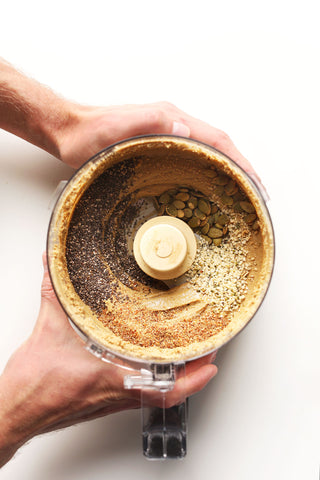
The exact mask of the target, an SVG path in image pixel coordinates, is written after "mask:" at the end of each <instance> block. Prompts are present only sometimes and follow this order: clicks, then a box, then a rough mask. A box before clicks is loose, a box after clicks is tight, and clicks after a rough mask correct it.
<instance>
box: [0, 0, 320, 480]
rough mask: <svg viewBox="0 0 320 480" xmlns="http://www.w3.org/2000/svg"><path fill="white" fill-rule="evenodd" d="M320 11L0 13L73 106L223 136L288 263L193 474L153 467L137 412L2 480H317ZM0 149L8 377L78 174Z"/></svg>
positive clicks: (46, 440)
mask: <svg viewBox="0 0 320 480" xmlns="http://www.w3.org/2000/svg"><path fill="white" fill-rule="evenodd" d="M317 3H318V2H317V1H316V0H314V1H312V0H305V1H304V2H301V1H299V2H298V1H297V0H270V1H269V2H259V1H257V0H243V1H241V2H240V1H236V0H224V1H220V2H214V1H204V0H198V1H192V2H191V1H189V0H184V1H180V0H170V1H168V0H162V1H161V2H151V1H146V0H145V1H143V0H136V1H129V0H118V1H117V2H115V1H113V2H110V1H109V2H108V1H107V0H104V1H101V2H99V1H97V0H91V1H90V2H88V1H86V2H84V1H81V0H78V1H77V2H75V1H63V2H62V1H60V0H57V1H55V2H40V1H36V0H29V1H28V2H25V1H20V2H19V1H16V0H11V1H10V2H5V3H4V4H3V5H2V7H1V29H0V45H1V55H2V56H3V57H4V58H6V59H7V60H8V61H10V62H12V63H13V64H14V65H16V66H17V67H19V68H20V69H22V70H23V71H24V72H26V73H27V74H29V75H31V76H33V77H34V78H36V79H38V80H39V81H41V82H43V83H45V84H47V85H49V86H50V87H51V88H52V89H53V90H55V91H57V92H58V93H60V94H62V95H63V96H65V97H68V98H70V99H73V100H75V101H77V102H80V103H85V104H97V105H103V104H104V105H109V104H122V103H146V102H153V101H157V100H168V101H170V102H172V103H174V104H176V105H177V106H178V107H180V108H181V109H183V110H185V111H187V112H188V113H189V114H191V115H193V116H196V117H199V118H201V119H202V120H205V121H207V122H209V123H211V124H213V125H214V126H216V127H218V128H221V129H223V130H225V131H226V132H227V133H228V134H229V135H230V136H231V138H232V139H233V140H234V142H235V143H236V145H237V146H238V148H239V149H240V150H241V151H242V152H243V154H244V155H245V156H247V158H248V159H249V160H250V161H251V162H252V163H253V165H254V166H255V168H256V170H257V172H258V173H259V174H260V176H261V177H262V180H263V183H264V184H265V185H266V187H267V190H268V192H269V195H270V197H271V202H270V204H269V207H270V211H271V214H272V218H273V222H274V227H275V232H276V240H277V258H276V268H275V273H274V277H273V281H272V285H271V287H270V290H269V293H268V296H267V298H266V300H265V302H264V304H263V306H262V308H261V309H260V311H259V313H258V314H257V315H256V317H255V319H254V320H253V322H251V324H250V325H249V326H248V328H247V329H246V330H245V331H244V332H242V334H241V335H240V336H238V337H237V338H236V339H235V340H233V341H232V342H231V343H230V344H229V345H228V346H227V347H226V348H225V349H223V350H222V351H221V352H220V353H219V355H218V360H217V363H218V366H219V370H220V371H219V374H218V376H217V377H216V378H215V379H214V380H213V381H212V382H211V383H210V385H209V386H207V387H206V389H204V390H203V391H202V392H201V393H199V394H197V395H196V396H195V397H193V398H192V399H191V402H190V418H189V438H188V440H189V443H188V449H189V451H188V455H187V458H186V459H185V460H183V461H169V462H160V463H159V462H148V461H146V460H145V459H144V458H143V457H142V454H141V441H140V416H139V412H138V411H134V412H124V413H121V414H117V415H114V416H110V417H107V418H105V419H100V420H96V421H94V422H91V423H87V424H83V425H81V426H77V427H73V428H69V429H67V430H64V431H61V432H58V433H53V434H49V435H46V436H42V437H40V438H36V439H34V440H32V441H31V442H30V443H29V444H28V445H26V446H24V447H23V448H22V449H21V451H20V452H19V453H18V454H17V455H16V457H15V458H14V459H13V460H12V461H11V462H10V463H9V464H8V465H6V466H5V467H4V468H3V470H2V471H1V473H0V477H1V479H4V480H9V479H10V480H16V479H17V480H19V479H22V478H23V479H24V480H31V479H32V480H56V479H59V480H75V479H77V480H87V479H89V478H90V480H100V479H101V480H102V479H105V478H117V479H119V480H120V479H127V478H130V479H132V480H134V479H138V478H139V479H140V480H145V479H150V478H153V479H158V478H159V479H160V478H166V479H167V480H170V479H174V480H179V479H188V480H189V479H199V478H212V479H214V480H234V479H237V480H256V479H259V480H267V479H268V480H269V479H273V480H278V479H279V480H280V479H281V480H284V479H285V480H286V479H290V480H296V479H297V480H298V479H299V480H300V479H304V480H309V479H310V480H314V479H318V475H319V433H318V432H319V427H320V422H319V403H320V402H319V400H320V398H319V397H320V395H319V354H318V350H319V347H318V343H319V331H320V329H319V320H320V319H319V317H320V315H319V283H320V282H319V267H320V265H319V263H320V262H319V242H320V239H319V231H320V229H319V210H320V209H319V161H320V158H319V157H320V154H319V138H320V122H319V116H320V94H319V90H320V70H319V61H320V33H319V14H318V12H317ZM0 145H1V148H0V169H1V175H0V182H1V187H0V214H1V216H0V218H1V237H0V255H1V279H0V281H1V305H0V312H1V313H0V316H1V317H0V318H1V351H0V362H1V365H0V367H1V368H3V366H4V365H5V363H6V361H7V358H8V357H9V355H10V353H11V352H12V351H13V350H14V349H15V348H16V347H17V346H18V345H19V344H20V343H21V342H22V341H23V340H24V339H25V338H26V336H27V335H28V334H29V333H30V331H31V329H32V326H33V324H34V322H35V319H36V316H37V312H38V308H39V291H40V283H41V278H42V267H41V253H42V251H44V249H45V240H46V231H47V225H48V220H49V216H50V210H49V209H48V204H49V202H50V199H51V197H52V194H53V192H54V189H55V187H56V185H57V183H58V182H59V180H61V179H67V178H68V177H69V176H70V175H71V173H72V170H71V169H70V168H68V167H66V166H64V165H62V164H61V163H60V162H59V161H58V160H56V159H55V158H53V157H51V156H49V155H48V154H46V153H44V152H42V151H41V150H39V149H37V148H35V147H33V146H31V145H29V144H27V143H26V142H24V141H22V140H20V139H17V138H15V137H13V136H12V135H10V134H7V133H5V132H0ZM26 361H27V359H26ZM0 428H1V426H0Z"/></svg>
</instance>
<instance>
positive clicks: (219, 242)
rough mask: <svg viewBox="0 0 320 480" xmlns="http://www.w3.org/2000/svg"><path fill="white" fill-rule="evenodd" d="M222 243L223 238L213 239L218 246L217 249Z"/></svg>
mask: <svg viewBox="0 0 320 480" xmlns="http://www.w3.org/2000/svg"><path fill="white" fill-rule="evenodd" d="M221 243H222V238H214V239H213V244H214V245H215V246H216V247H220V245H221Z"/></svg>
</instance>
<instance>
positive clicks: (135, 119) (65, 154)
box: [56, 102, 254, 173]
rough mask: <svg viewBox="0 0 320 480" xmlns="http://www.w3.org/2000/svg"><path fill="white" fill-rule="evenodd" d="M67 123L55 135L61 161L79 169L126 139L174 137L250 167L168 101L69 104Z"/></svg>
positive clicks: (218, 134)
mask: <svg viewBox="0 0 320 480" xmlns="http://www.w3.org/2000/svg"><path fill="white" fill-rule="evenodd" d="M68 109H69V118H70V120H69V122H67V123H66V125H65V126H64V128H63V129H61V130H59V131H58V132H57V139H56V142H57V148H58V151H59V156H60V158H61V160H62V161H64V162H65V163H67V164H68V165H71V166H72V167H75V168H79V167H80V166H81V165H82V164H83V163H84V162H85V161H86V160H88V159H89V158H91V157H92V156H93V155H95V154H96V153H98V152H99V151H100V150H102V149H104V148H106V147H108V146H109V145H111V144H113V143H116V142H118V141H120V140H124V139H126V138H129V137H134V136H137V135H146V134H173V135H178V136H183V137H191V138H194V139H195V140H198V141H200V142H203V143H206V144H208V145H211V146H213V147H215V148H217V149H218V150H220V151H221V152H223V153H224V154H226V155H228V156H229V157H230V158H232V160H234V161H235V162H237V163H238V164H239V165H240V166H241V167H242V168H244V170H246V171H247V173H253V172H254V170H253V167H252V166H251V165H250V163H249V162H248V160H247V159H246V158H245V157H244V156H243V155H242V154H241V153H240V152H239V150H237V148H236V147H235V145H234V144H233V142H232V141H231V139H230V138H229V136H228V135H227V134H226V133H224V132H223V131H221V130H218V129H217V128H215V127H212V126H210V125H208V124H207V123H205V122H203V121H201V120H198V119H196V118H194V117H191V116H190V115H188V114H186V113H185V112H183V111H182V110H179V109H178V108H177V107H175V106H174V105H172V104H170V103H167V102H159V103H153V104H147V105H124V106H116V107H85V106H81V105H76V104H72V103H70V104H68V106H67V107H66V110H68Z"/></svg>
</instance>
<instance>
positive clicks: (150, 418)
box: [124, 363, 188, 460]
mask: <svg viewBox="0 0 320 480" xmlns="http://www.w3.org/2000/svg"><path fill="white" fill-rule="evenodd" d="M178 378H179V381H180V382H182V381H183V379H184V378H185V364H184V363H179V364H166V365H163V364H153V365H151V370H150V371H149V375H148V374H147V373H146V371H144V372H142V375H141V377H140V381H141V383H140V387H141V407H142V442H143V453H144V455H145V456H146V457H147V458H148V459H154V460H155V459H159V460H161V459H166V458H183V457H184V456H185V455H186V451H187V448H186V443H187V410H188V409H187V399H186V398H185V395H184V394H182V397H180V399H179V404H178V405H176V406H173V407H169V408H166V396H167V395H169V394H170V391H171V390H172V389H173V388H174V385H175V382H176V380H177V379H178ZM124 385H125V388H137V387H138V385H139V379H138V377H137V376H135V377H133V378H132V377H130V376H128V377H126V379H125V384H124ZM155 396H156V397H157V403H158V404H159V406H157V407H155V406H153V405H152V403H154V401H152V400H154V398H155Z"/></svg>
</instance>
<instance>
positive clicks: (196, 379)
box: [144, 364, 218, 408]
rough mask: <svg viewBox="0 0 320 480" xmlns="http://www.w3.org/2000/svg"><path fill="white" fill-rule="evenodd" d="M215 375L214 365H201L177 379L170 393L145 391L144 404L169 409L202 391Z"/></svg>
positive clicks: (216, 371) (216, 370)
mask: <svg viewBox="0 0 320 480" xmlns="http://www.w3.org/2000/svg"><path fill="white" fill-rule="evenodd" d="M217 373H218V368H217V367H216V365H211V364H207V365H203V366H202V367H200V368H198V369H196V370H195V371H193V372H192V373H188V374H187V375H186V376H185V377H181V378H179V379H178V380H177V381H176V383H175V386H174V389H173V390H172V391H171V392H167V393H165V394H163V393H161V392H158V391H157V392H155V391H150V392H148V391H145V392H144V402H145V403H147V404H149V405H153V406H156V407H163V406H165V408H170V407H172V406H173V405H177V404H180V403H182V402H184V400H185V399H186V398H187V397H190V396H191V395H194V394H195V393H197V392H199V391H200V390H202V389H203V388H204V387H205V386H206V385H207V384H208V382H209V381H210V380H211V379H212V378H213V377H214V376H215V375H216V374H217Z"/></svg>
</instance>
